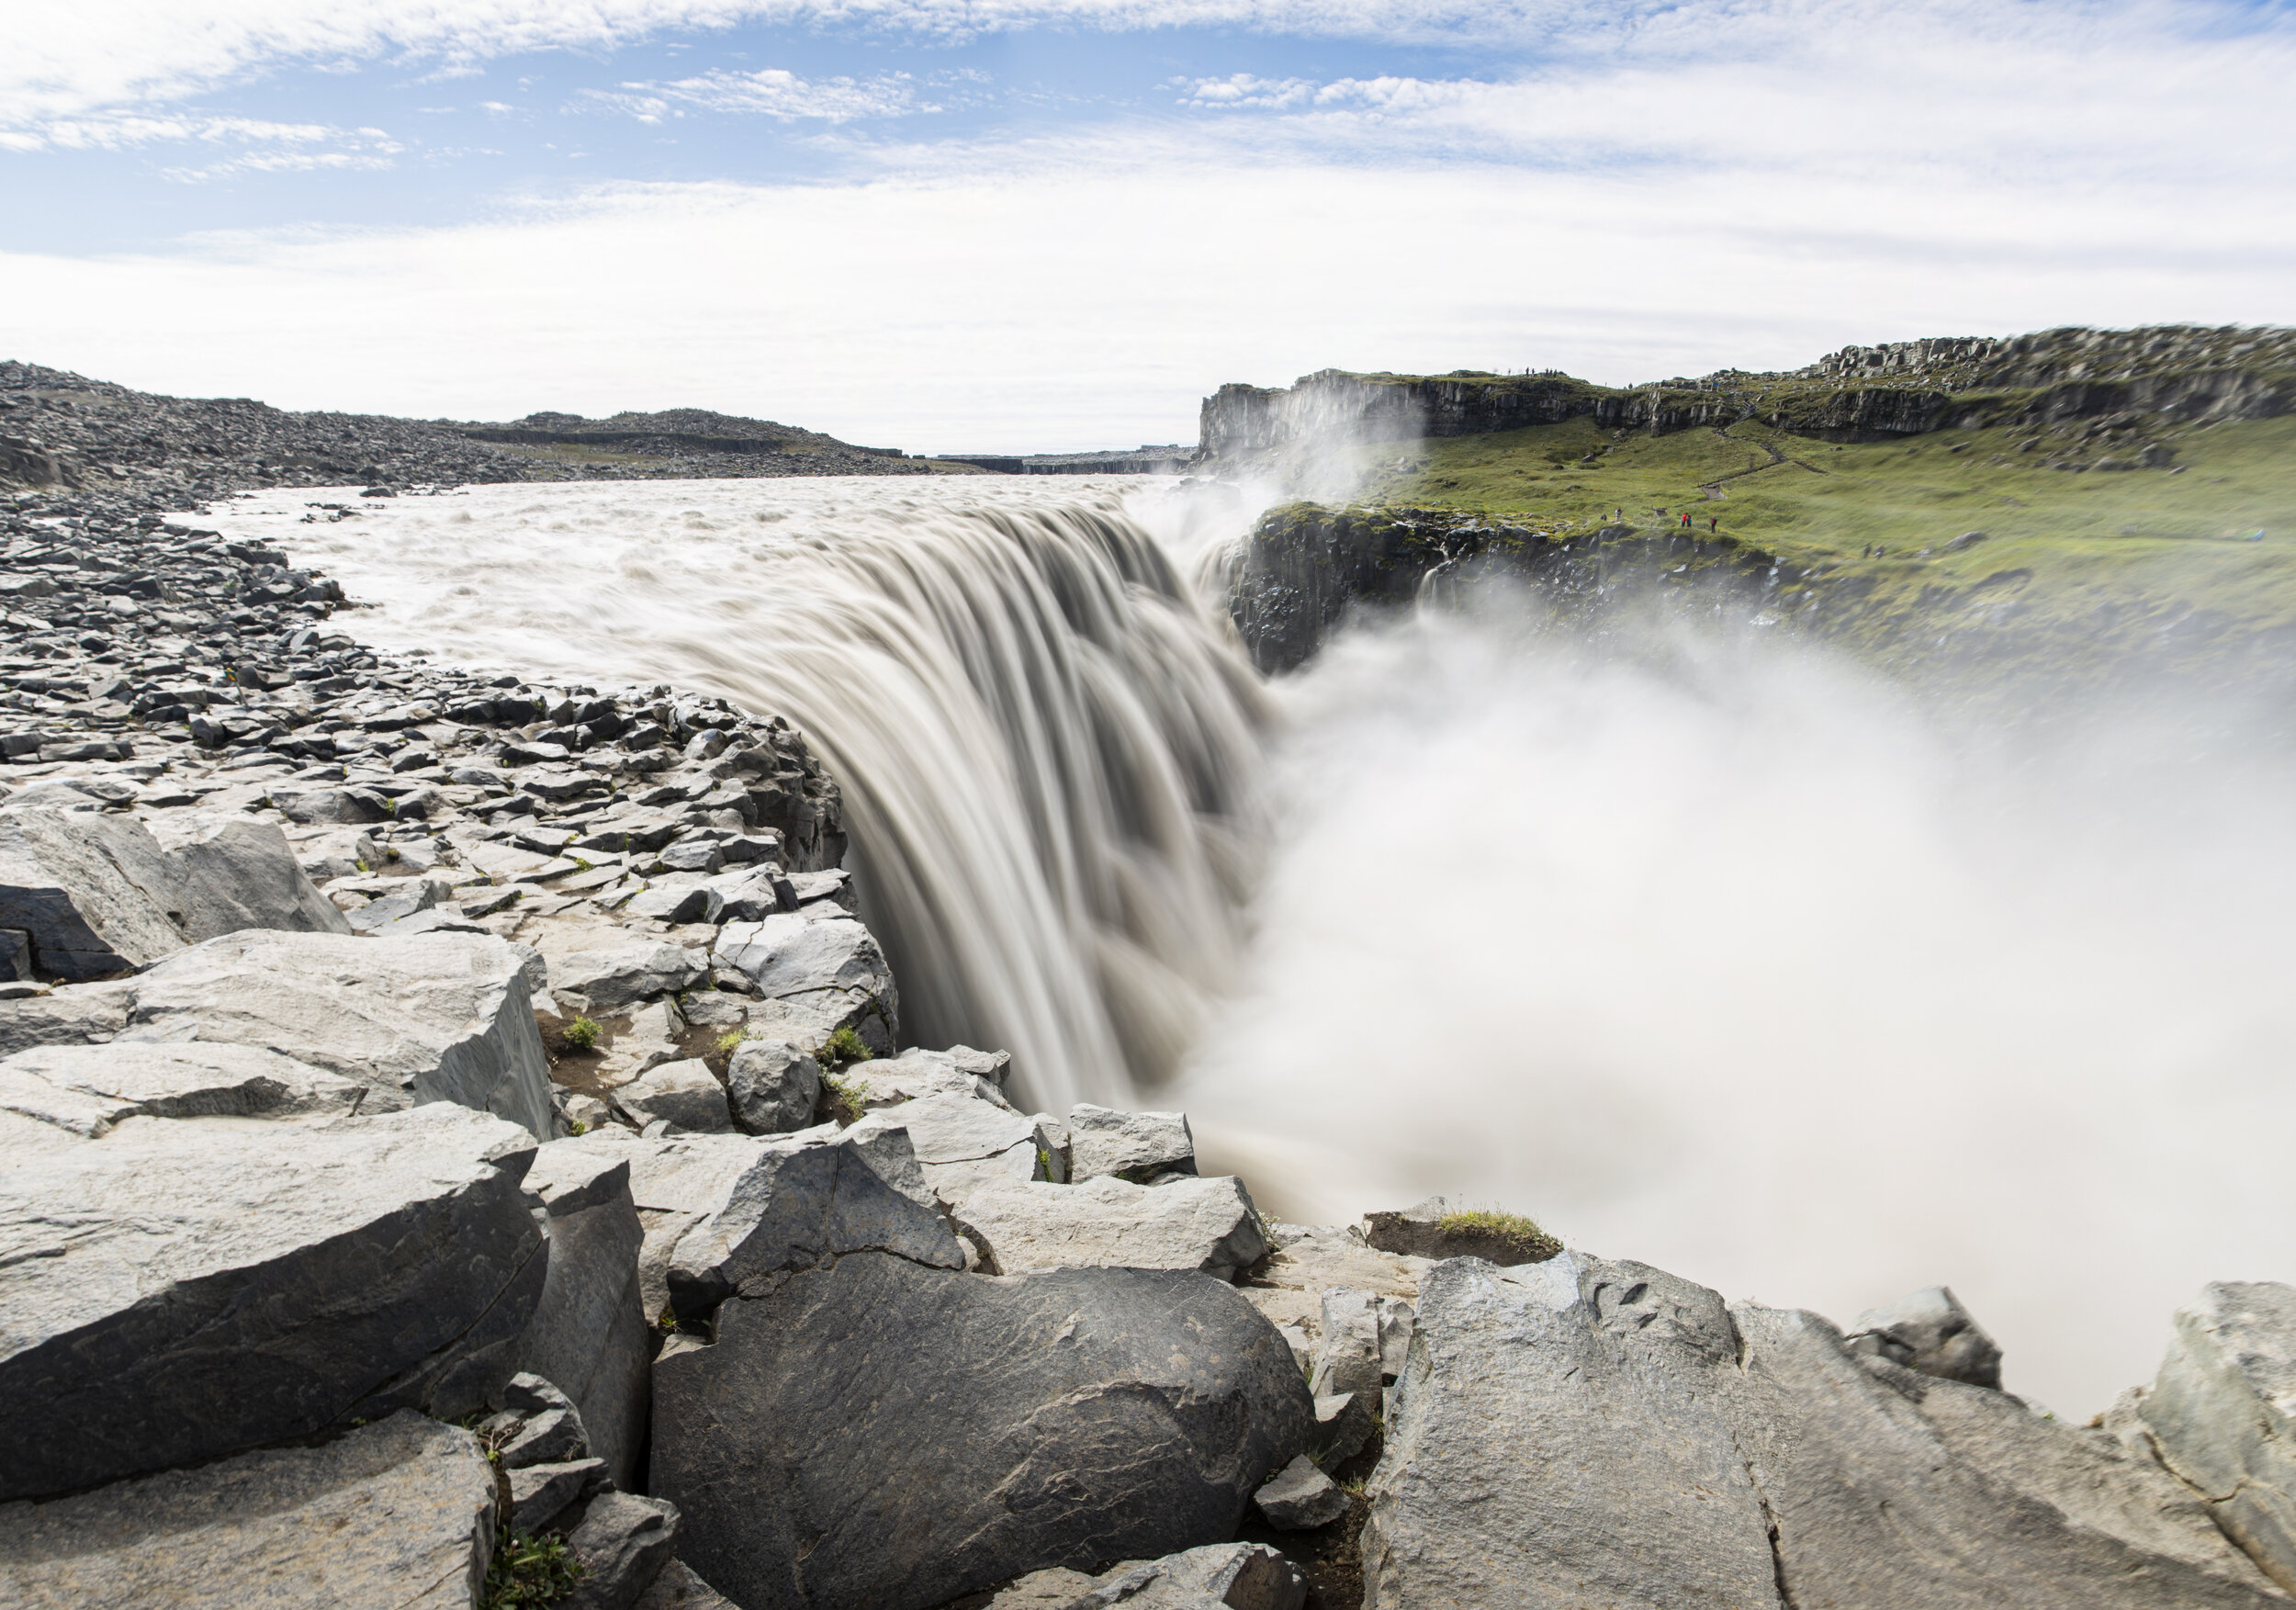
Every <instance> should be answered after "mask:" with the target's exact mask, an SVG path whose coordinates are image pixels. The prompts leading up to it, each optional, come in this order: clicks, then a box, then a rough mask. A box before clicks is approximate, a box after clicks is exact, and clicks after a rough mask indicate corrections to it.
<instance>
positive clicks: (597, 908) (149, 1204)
mask: <svg viewBox="0 0 2296 1610" xmlns="http://www.w3.org/2000/svg"><path fill="white" fill-rule="evenodd" d="M5 535H6V542H5V546H0V602H5V603H6V617H5V627H6V653H5V655H0V684H5V685H6V687H7V688H8V689H9V692H7V694H6V703H7V704H8V707H9V711H10V715H9V718H8V719H7V720H6V722H5V724H0V725H4V726H5V731H0V750H5V753H6V757H7V759H6V765H5V771H0V786H5V788H6V798H5V800H0V972H5V973H6V974H7V981H6V982H5V983H0V1431H5V1435H0V1602H5V1603H6V1604H11V1605H16V1604H22V1605H27V1606H64V1605H73V1606H82V1605H89V1604H104V1605H114V1606H145V1605H154V1606H156V1605H162V1604H165V1605H171V1606H181V1605H198V1606H206V1605H213V1606H219V1607H220V1606H226V1605H229V1606H240V1605H244V1604H250V1603H254V1602H262V1603H265V1604H295V1605H314V1606H316V1605H342V1606H352V1605H356V1606H368V1605H381V1604H392V1605H418V1606H467V1605H487V1606H506V1605H512V1604H563V1605H569V1606H583V1607H591V1606H611V1607H613V1610H625V1607H627V1606H631V1605H645V1606H648V1607H654V1610H658V1607H663V1606H673V1605H684V1606H696V1607H699V1606H708V1605H717V1604H727V1603H731V1604H737V1605H740V1606H742V1607H743V1610H783V1607H799V1606H803V1607H806V1610H929V1607H932V1606H940V1605H949V1606H957V1605H962V1606H965V1607H966V1610H982V1607H984V1606H993V1607H995V1610H1023V1607H1038V1610H1051V1607H1054V1606H1058V1607H1061V1610H1087V1607H1091V1610H1098V1607H1103V1606H1113V1605H1116V1604H1127V1605H1132V1606H1136V1607H1141V1610H1145V1607H1149V1606H1155V1607H1164V1610H1206V1607H1209V1606H1215V1605H1225V1606H1229V1607H1230V1610H1303V1607H1305V1606H1310V1605H1313V1606H1333V1607H1335V1606H1341V1605H1345V1606H1350V1607H1351V1610H1352V1606H1354V1605H1356V1604H1362V1605H1365V1606H1367V1607H1379V1610H1391V1607H1422V1606H1424V1607H1426V1610H1438V1607H1442V1610H1449V1607H1453V1606H1491V1607H1494V1610H1496V1607H1499V1606H1521V1605H1554V1606H1572V1607H1576V1606H1587V1607H1593V1606H1649V1607H1650V1610H1661V1607H1663V1610H1678V1607H1680V1606H1683V1605H1688V1604H1714V1605H1728V1606H1774V1607H1777V1610H1813V1607H1815V1606H1820V1605H1883V1604H1887V1605H1891V1606H1899V1605H1906V1606H1921V1607H1926V1606H1932V1605H1934V1606H1955V1607H1958V1606H1970V1607H1972V1610H1975V1606H1978V1605H1987V1606H1992V1605H2000V1604H2019V1605H2049V1606H2054V1605H2060V1604H2063V1605H2065V1606H2068V1607H2069V1606H2076V1605H2077V1606H2079V1607H2080V1610H2099V1607H2100V1606H2103V1607H2110V1606H2128V1607H2130V1610H2135V1607H2137V1606H2147V1607H2158V1606H2164V1605H2187V1604H2189V1605H2205V1606H2228V1607H2229V1606H2251V1605H2254V1606H2262V1605H2268V1604H2285V1603H2287V1602H2288V1600H2289V1596H2290V1590H2291V1589H2296V1461H2291V1457H2290V1448H2291V1447H2296V1428H2291V1426H2290V1424H2289V1422H2290V1415H2291V1413H2296V1289H2290V1288H2288V1287H2282V1286H2271V1285H2243V1286H2231V1285H2227V1286H2212V1287H2211V1288H2209V1289H2207V1290H2206V1291H2205V1292H2203V1293H2202V1294H2201V1296H2200V1299H2199V1300H2197V1301H2196V1302H2195V1304H2194V1305H2193V1306H2192V1307H2191V1308H2190V1309H2189V1310H2188V1311H2186V1312H2184V1313H2183V1314H2181V1315H2179V1316H2178V1339H2177V1342H2176V1344H2175V1346H2174V1348H2173V1349H2172V1351H2171V1353H2170V1355H2169V1357H2168V1359H2167V1362H2166V1363H2165V1365H2164V1366H2163V1368H2162V1370H2161V1373H2160V1376H2159V1378H2158V1379H2157V1380H2156V1381H2155V1384H2154V1385H2153V1386H2152V1387H2151V1388H2149V1389H2146V1390H2141V1391H2134V1392H2132V1393H2131V1394H2129V1395H2128V1396H2127V1397H2125V1398H2124V1399H2123V1400H2122V1402H2121V1403H2120V1404H2118V1405H2116V1407H2115V1408H2114V1410H2113V1411H2112V1412H2111V1413H2110V1414H2108V1415H2106V1416H2104V1417H2103V1418H2102V1419H2101V1420H2100V1421H2099V1423H2097V1424H2093V1425H2089V1426H2077V1425H2071V1424H2065V1423H2062V1422H2059V1421H2056V1420H2054V1419H2052V1418H2050V1417H2048V1416H2047V1415H2045V1414H2043V1413H2039V1412H2036V1411H2035V1410H2033V1409H2032V1408H2030V1407H2029V1406H2028V1405H2027V1404H2025V1403H2024V1402H2021V1401H2020V1400H2019V1399H2018V1398H2017V1397H2015V1396H2013V1395H2011V1394H2010V1393H2009V1392H2008V1391H2006V1390H2003V1389H2002V1382H2003V1379H2004V1378H2003V1375H2002V1371H2001V1359H2000V1356H1999V1352H1998V1348H1996V1347H1994V1346H1993V1345H1992V1344H1991V1342H1990V1341H1989V1340H1988V1339H1987V1338H1986V1335H1985V1334H1984V1332H1983V1330H1982V1328H1981V1327H1980V1326H1979V1325H1978V1323H1976V1321H1975V1319H1974V1318H1973V1317H1972V1316H1970V1315H1969V1314H1968V1313H1966V1312H1964V1310H1963V1309H1962V1308H1961V1306H1960V1305H1959V1304H1958V1303H1957V1302H1956V1301H1955V1300H1953V1297H1952V1295H1951V1293H1950V1292H1946V1291H1943V1290H1932V1291H1929V1292H1924V1293H1919V1294H1917V1295H1916V1296H1915V1297H1913V1298H1911V1299H1908V1300H1907V1301H1906V1302H1904V1303H1902V1304H1900V1305H1899V1306H1898V1307H1896V1309H1893V1310H1891V1311H1888V1312H1881V1313H1876V1314H1871V1315H1867V1316H1865V1317H1864V1318H1863V1319H1862V1320H1861V1321H1860V1322H1859V1323H1858V1324H1857V1325H1856V1326H1855V1327H1854V1328H1853V1329H1852V1330H1851V1331H1850V1332H1849V1333H1847V1334H1845V1333H1844V1332H1843V1331H1841V1330H1840V1329H1838V1328H1836V1327H1835V1326H1834V1325H1832V1324H1830V1323H1828V1322H1827V1321H1826V1320H1824V1319H1822V1318H1820V1317H1818V1316H1817V1315H1814V1314H1809V1313H1804V1312H1792V1311H1779V1310H1773V1309H1766V1308H1761V1307H1757V1306H1752V1305H1748V1304H1730V1303H1728V1302H1726V1301H1725V1300H1723V1299H1722V1298H1721V1297H1719V1296H1717V1295H1716V1293H1714V1292H1711V1291H1707V1290H1705V1289H1702V1288H1698V1287H1696V1286H1694V1285H1691V1284H1690V1283H1688V1282H1686V1281H1683V1280H1680V1279H1678V1278H1674V1277H1671V1276H1670V1275H1667V1274H1665V1273H1663V1272H1662V1271H1660V1270H1656V1269H1651V1268H1648V1267H1643V1266H1640V1265H1636V1264H1631V1263H1623V1262H1614V1261H1610V1260H1605V1259H1602V1258H1598V1257H1594V1256H1593V1255H1588V1254H1585V1253H1583V1252H1581V1251H1578V1250H1575V1249H1572V1250H1560V1249H1558V1248H1557V1247H1555V1246H1554V1245H1553V1244H1552V1243H1550V1242H1548V1241H1546V1240H1545V1239H1544V1238H1542V1237H1539V1236H1537V1235H1536V1234H1535V1233H1531V1232H1530V1231H1529V1230H1528V1228H1527V1227H1525V1226H1522V1225H1519V1224H1515V1225H1510V1224H1508V1223H1506V1222H1496V1223H1494V1222H1491V1221H1490V1220H1488V1219H1485V1220H1480V1221H1462V1220H1459V1219H1458V1218H1457V1217H1455V1216H1454V1215H1452V1214H1451V1213H1450V1212H1449V1210H1448V1209H1447V1207H1446V1204H1443V1203H1442V1202H1440V1201H1437V1202H1433V1203H1427V1204H1422V1205H1421V1206H1420V1207H1419V1208H1417V1209H1413V1210H1407V1211H1404V1212H1401V1213H1386V1214H1379V1215H1375V1216H1374V1217H1373V1218H1371V1219H1369V1220H1367V1221H1366V1222H1363V1223H1361V1224H1356V1225H1325V1226H1310V1225H1294V1224H1286V1223H1280V1222H1271V1221H1270V1220H1269V1219H1267V1218H1266V1216H1265V1215H1263V1214H1262V1213H1260V1212H1259V1211H1258V1210H1257V1209H1256V1208H1255V1204H1254V1202H1253V1199H1252V1197H1251V1194H1250V1190H1249V1188H1248V1185H1247V1183H1246V1182H1245V1181H1243V1180H1240V1179H1237V1178H1233V1177H1208V1176H1205V1175H1203V1174H1201V1173H1200V1172H1199V1168H1198V1165H1197V1158H1196V1154H1195V1145H1194V1141H1193V1138H1192V1135H1191V1133H1190V1131H1189V1127H1188V1123H1187V1119H1186V1117H1185V1115H1183V1114H1179V1113H1172V1112H1125V1111H1118V1110H1114V1109H1105V1108H1098V1107H1090V1106H1078V1107H1075V1108H1072V1109H1069V1110H1068V1111H1065V1112H1060V1113H1054V1112H1045V1111H1033V1110H1030V1103H1029V1102H1028V1101H1027V1099H1026V1094H1027V1092H1028V1090H1029V1088H1030V1081H1029V1070H1027V1069H1025V1068H1015V1067H1014V1066H1013V1065H1012V1064H1011V1061H1010V1059H1009V1058H1008V1057H1007V1055H1006V1054H1005V1053H1002V1052H1001V1051H998V1050H996V1049H994V1048H990V1049H974V1048H969V1047H964V1046H952V1047H945V1048H928V1047H918V1046H916V1045H914V1044H911V1043H909V1042H908V1041H906V1039H905V1037H904V1035H903V1032H902V1027H901V1020H900V1003H899V995H898V991H897V988H896V981H895V979H894V978H893V977H892V976H891V974H890V972H889V970H888V968H887V967H886V964H885V962H884V956H883V952H882V951H881V950H880V949H879V947H878V945H877V943H876V941H875V940H874V939H873V937H872V935H871V933H870V931H869V929H868V928H867V926H866V925H865V923H864V922H862V921H861V919H860V918H859V917H858V916H857V915H856V913H857V910H858V908H859V907H858V903H857V901H856V897H855V896H856V891H855V890H854V889H853V887H852V885H851V882H850V879H849V877H848V876H847V874H846V873H844V872H843V871H842V870H841V868H840V862H841V861H842V859H843V849H844V840H843V831H842V816H841V809H840V804H839V799H838V791H837V787H836V783H835V781H834V780H833V779H831V778H829V777H828V776H827V775H826V774H825V773H824V771H823V770H822V768H821V767H820V766H819V764H818V763H817V762H816V761H815V760H813V759H812V758H811V756H810V754H809V752H808V750H807V747H806V744H805V738H804V737H803V735H802V734H800V733H798V732H795V731H793V730H792V729H791V728H790V727H789V726H788V725H787V724H786V723H785V722H783V721H781V720H779V719H776V718H772V717H770V716H761V715H753V714H748V713H743V712H738V711H736V710H733V709H730V708H728V707H726V705H724V704H720V703H716V702H713V701H709V700H703V699H697V698H693V697H690V696H686V695H681V694H680V693H678V692H675V691H674V690H670V689H667V688H653V689H646V690H626V689H601V688H591V687H546V686H537V685H533V684H530V683H527V682H523V681H520V680H519V679H517V678H515V677H501V678H490V679H488V678H478V677H473V676H471V675H469V674H467V673H464V672H460V671H457V670H453V669H450V668H445V667H436V666H432V665H430V664H427V663H425V662H424V661H422V660H421V659H404V658H388V657H384V656H380V655H377V654H375V653H373V652H371V651H367V650H366V649H363V648H362V647H360V646H359V645H358V644H357V643H356V641H355V638H354V637H353V636H350V635H349V634H347V633H346V632H344V631H343V630H342V629H341V626H340V625H339V624H338V623H337V622H336V621H335V620H334V619H333V618H332V617H333V616H334V614H335V613H336V612H337V610H338V609H339V607H340V605H341V603H342V600H341V598H340V590H339V589H338V588H336V587H335V585H334V584H333V583H332V582H331V581H330V580H328V579H327V578H325V577H323V576H320V575H317V574H314V573H311V572H310V571H307V570H303V569H297V568H295V567H294V566H293V565H292V563H291V557H292V556H290V555H287V554H282V553H278V552H276V551H271V550H265V549H261V548H256V547H253V546H247V545H234V544H230V543H226V542H223V541H221V540H220V539H219V538H217V537H216V536H214V535H211V534H208V533H206V532H204V531H203V530H202V529H201V528H200V527H199V526H198V524H197V522H196V521H177V522H170V521H167V520H165V519H163V518H162V517H160V516H159V515H157V514H151V515H146V516H143V517H141V518H137V519H132V520H130V519H122V518H118V517H116V516H107V513H106V512H105V511H104V510H102V509H100V508H90V509H85V510H84V511H83V512H81V513H80V514H79V515H78V516H77V517H76V518H75V519H73V520H72V521H58V520H55V519H53V518H50V519H41V518H36V517H32V516H29V515H27V514H23V513H19V514H17V515H16V516H13V517H12V518H11V520H10V522H9V523H8V524H7V525H6V529H5ZM1367 1205H1372V1204H1367Z"/></svg>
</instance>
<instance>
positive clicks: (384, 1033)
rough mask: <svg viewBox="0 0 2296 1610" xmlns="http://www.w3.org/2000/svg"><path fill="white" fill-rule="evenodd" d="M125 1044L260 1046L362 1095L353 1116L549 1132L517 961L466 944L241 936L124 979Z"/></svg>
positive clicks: (502, 946)
mask: <svg viewBox="0 0 2296 1610" xmlns="http://www.w3.org/2000/svg"><path fill="white" fill-rule="evenodd" d="M131 999H132V1007H131V1009H130V1019H131V1027H130V1028H129V1029H128V1030H125V1032H126V1034H127V1035H128V1037H129V1038H130V1039H146V1040H154V1041H158V1040H171V1039H185V1040H188V1039H197V1040H200V1041H222V1042H225V1043H230V1044H239V1045H259V1046H266V1047H268V1048H270V1049H271V1050H274V1051H277V1052H280V1053H283V1054H285V1055H287V1056H291V1057H294V1058H295V1059H296V1060H297V1061H298V1062H305V1063H310V1064H312V1065H314V1066H317V1067H322V1068H326V1069H329V1070H331V1071H332V1072H334V1073H338V1074H341V1075H344V1076H345V1077H348V1078H353V1079H356V1080H359V1081H360V1082H361V1083H363V1084H365V1085H366V1086H367V1087H368V1090H369V1092H370V1094H369V1095H368V1097H367V1098H366V1104H365V1107H364V1108H363V1110H366V1111H369V1112H372V1111H375V1110H377V1109H393V1108H400V1107H405V1106H409V1105H412V1104H415V1103H419V1102H424V1101H454V1102H458V1103H460V1104H461V1105H463V1106H466V1107H472V1108H477V1109H480V1110H483V1111H488V1112H493V1113H496V1114H499V1115H500V1116H501V1117H503V1118H507V1119H509V1120H512V1122H514V1123H520V1124H523V1125H524V1126H525V1127H526V1128H527V1129H528V1130H529V1131H531V1132H533V1133H534V1134H535V1136H536V1137H537V1138H539V1139H545V1140H546V1139H548V1138H549V1136H550V1135H551V1133H552V1131H553V1114H552V1111H551V1107H550V1081H549V1075H548V1073H547V1064H546V1063H545V1061H544V1059H543V1052H542V1037H541V1034H540V1032H539V1031H538V1030H536V1029H535V1017H534V1008H533V1006H532V1004H531V1001H530V999H529V997H528V996H527V992H526V981H525V976H524V959H523V957H522V956H521V955H520V954H519V953H518V951H517V950H516V949H515V948H514V947H512V946H511V945H509V944H507V943H505V942H504V941H502V940H498V939H494V938H492V937H490V936H487V935H480V934H454V933H439V934H423V935H419V936H415V937H412V938H407V939H368V940H361V939H354V938H352V937H350V936H348V935H337V934H289V933H271V932H264V931H253V932H248V933H239V934H232V935H229V936H227V937H225V938H223V939H219V940H208V942H207V943H205V944H202V945H197V946H195V947H193V948H192V949H191V950H188V951H185V952H184V953H183V954H181V955H179V956H175V957H173V958H171V959H170V960H168V961H167V962H164V963H161V964H160V965H159V966H157V967H154V968H153V969H152V971H150V972H149V973H146V974H143V975H142V976H141V977H140V978H138V979H136V980H135V981H134V986H133V989H132V992H131Z"/></svg>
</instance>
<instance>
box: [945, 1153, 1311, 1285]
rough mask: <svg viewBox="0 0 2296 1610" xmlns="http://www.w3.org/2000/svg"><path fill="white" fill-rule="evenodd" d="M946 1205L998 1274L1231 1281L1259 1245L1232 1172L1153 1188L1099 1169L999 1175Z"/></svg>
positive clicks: (1262, 1250)
mask: <svg viewBox="0 0 2296 1610" xmlns="http://www.w3.org/2000/svg"><path fill="white" fill-rule="evenodd" d="M954 1211H955V1218H956V1221H957V1224H958V1227H959V1228H960V1229H961V1230H962V1231H964V1232H965V1233H967V1234H968V1235H970V1236H971V1237H972V1238H973V1241H974V1244H976V1245H978V1246H979V1247H980V1248H981V1249H982V1251H983V1253H984V1254H985V1255H986V1256H987V1258H988V1260H989V1262H990V1264H991V1266H992V1267H993V1268H994V1270H995V1272H996V1273H997V1274H1000V1275H1025V1274H1030V1273H1032V1272H1034V1271H1036V1270H1040V1269H1066V1268H1075V1267H1082V1266H1088V1265H1101V1266H1114V1267H1123V1268H1133V1269H1197V1270H1200V1271H1202V1272H1203V1273H1204V1274H1207V1275H1210V1276H1211V1277H1213V1278H1215V1279H1221V1280H1232V1279H1234V1278H1235V1277H1236V1275H1237V1274H1238V1273H1240V1272H1241V1271H1242V1270H1244V1269H1247V1268H1249V1267H1252V1265H1253V1264H1255V1263H1256V1262H1258V1261H1259V1259H1260V1257H1261V1256H1262V1255H1264V1254H1266V1251H1267V1243H1266V1241H1265V1240H1264V1239H1262V1237H1261V1234H1260V1223H1259V1215H1258V1214H1257V1213H1256V1212H1255V1211H1254V1210H1253V1207H1252V1199H1251V1196H1250V1194H1249V1193H1247V1192H1246V1191H1245V1190H1244V1182H1243V1181H1242V1180H1240V1179H1236V1178H1234V1177H1232V1176H1222V1177H1218V1178H1213V1179H1185V1180H1175V1181H1174V1182H1172V1183H1171V1184H1169V1185H1160V1186H1146V1185H1133V1184H1131V1182H1129V1181H1127V1180H1121V1179H1116V1178H1113V1177H1108V1176H1101V1177H1097V1178H1094V1179H1088V1180H1086V1181H1085V1182H1084V1183H1083V1184H1082V1185H1050V1184H1033V1183H1030V1182H1029V1181H1025V1180H1005V1181H999V1182H997V1183H996V1184H993V1185H985V1186H982V1187H981V1188H978V1189H977V1190H975V1191H974V1192H973V1193H972V1194H971V1195H970V1196H968V1197H966V1198H965V1199H964V1201H963V1204H962V1206H961V1207H959V1208H957V1209H956V1210H954Z"/></svg>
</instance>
